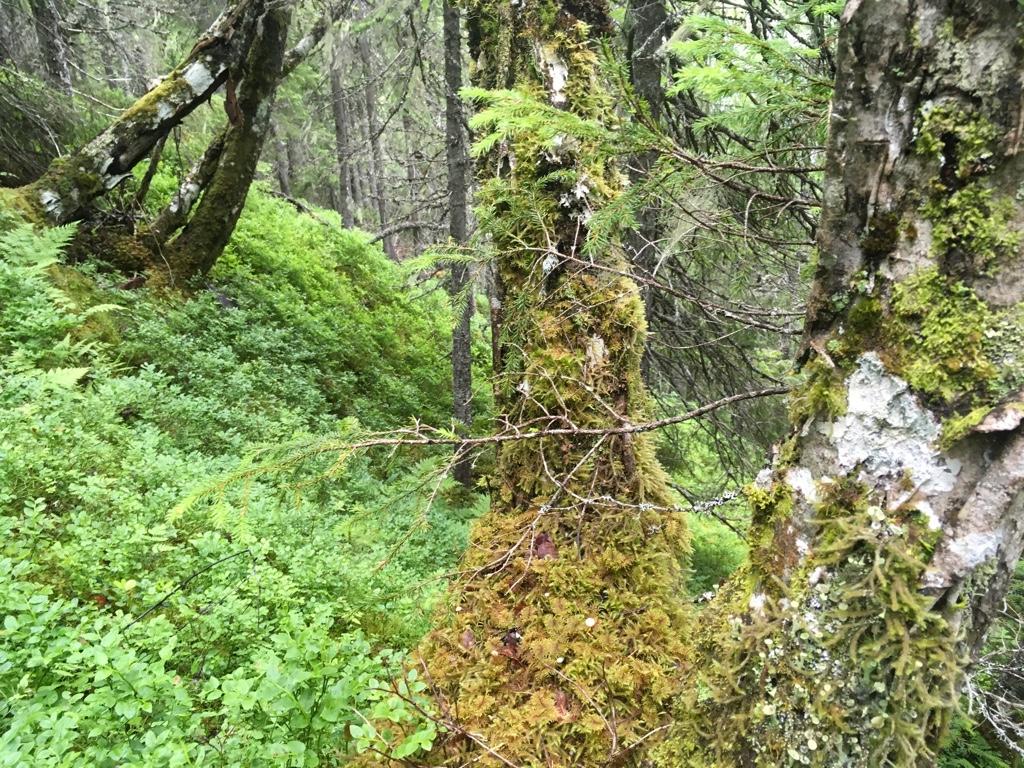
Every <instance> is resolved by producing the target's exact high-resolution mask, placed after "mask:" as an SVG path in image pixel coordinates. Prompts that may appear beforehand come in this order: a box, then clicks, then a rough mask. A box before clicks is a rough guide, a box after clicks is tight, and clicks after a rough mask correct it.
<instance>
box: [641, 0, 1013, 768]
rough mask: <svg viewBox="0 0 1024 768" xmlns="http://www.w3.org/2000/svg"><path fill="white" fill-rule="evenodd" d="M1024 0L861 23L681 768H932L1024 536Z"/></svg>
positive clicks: (839, 88) (851, 9)
mask: <svg viewBox="0 0 1024 768" xmlns="http://www.w3.org/2000/svg"><path fill="white" fill-rule="evenodd" d="M1022 21H1024V10H1022V8H1021V6H1020V5H1019V4H1018V3H1017V2H1016V1H1015V0H993V1H992V2H987V3H973V2H967V0H952V1H950V0H854V1H853V2H851V3H849V4H848V6H847V9H846V12H845V13H844V15H843V20H842V25H841V32H840V38H839V46H838V58H837V65H838V80H837V83H836V91H835V97H834V101H833V107H832V115H831V135H830V139H829V149H828V158H827V169H826V187H825V200H824V209H823V214H822V221H821V226H820V230H819V251H820V260H819V264H818V270H817V276H816V280H815V286H814V290H813V292H812V299H811V301H810V302H809V310H808V318H807V335H806V338H805V344H804V348H805V352H804V373H805V375H806V377H807V380H806V383H805V384H804V385H802V386H801V387H800V389H799V390H798V391H797V393H796V394H795V396H794V399H793V403H792V412H791V418H792V429H793V431H792V433H791V435H790V437H789V439H788V440H787V441H786V442H785V443H783V444H782V446H781V447H780V451H779V459H778V461H777V462H776V465H775V467H774V469H773V471H771V472H770V473H769V472H766V473H765V474H764V476H763V477H761V478H759V481H758V483H756V484H755V485H754V486H753V487H751V489H750V491H749V495H750V498H751V503H752V507H753V511H754V520H753V529H752V531H751V536H750V540H751V544H752V546H751V559H750V564H749V566H748V567H747V569H746V570H745V571H744V572H743V573H742V574H740V575H739V576H737V577H736V578H735V579H734V580H733V581H732V582H731V583H730V584H729V585H728V586H727V587H725V588H724V589H722V590H721V591H720V592H719V595H718V597H717V598H716V599H715V600H714V601H713V604H712V606H711V607H710V608H709V609H708V612H707V614H706V615H705V617H704V621H703V625H704V629H703V630H702V632H701V634H700V636H699V643H698V646H697V648H696V653H697V656H696V664H695V665H694V666H693V668H692V669H693V673H692V674H691V675H690V676H689V678H688V680H687V689H688V690H689V691H690V694H689V695H688V696H687V697H685V698H684V700H683V701H682V703H681V704H680V705H679V707H678V719H679V723H678V725H677V727H676V729H675V732H674V734H673V736H672V738H670V739H669V740H668V741H667V742H666V743H665V744H664V745H663V747H662V749H661V751H660V754H659V764H660V765H664V766H669V765H671V766H678V765H697V766H710V765H714V766H733V765H742V766H748V765H749V766H780V765H785V766H788V765H801V764H803V765H815V766H852V767H853V768H858V767H861V766H862V767H863V768H869V767H873V766H899V767H900V768H909V767H911V766H930V765H933V764H934V761H935V759H936V755H935V752H936V748H937V746H938V744H939V743H940V741H941V739H942V737H943V734H944V733H945V731H946V728H947V724H948V722H949V719H950V716H951V714H952V713H953V712H954V710H955V708H956V706H957V704H958V700H959V696H960V691H961V683H962V681H963V679H964V672H965V669H966V668H967V666H968V664H969V661H970V658H971V656H972V655H973V654H975V653H976V652H977V650H978V648H979V646H980V644H981V642H982V641H983V639H984V637H985V633H986V631H987V630H988V628H989V627H990V625H991V623H992V621H993V619H994V618H995V616H996V614H997V612H998V610H997V609H998V608H999V607H1000V606H1001V604H1002V600H1003V597H1004V595H1005V591H1006V588H1007V585H1008V583H1009V579H1010V576H1011V574H1012V571H1013V568H1014V564H1015V563H1016V561H1017V560H1018V558H1019V556H1020V554H1021V548H1022V538H1024V494H1022V490H1024V434H1022V430H1021V427H1020V425H1021V421H1022V418H1021V417H1022V413H1024V404H1022V403H1021V395H1022V392H1021V385H1022V383H1024V370H1022V366H1021V363H1020V361H1021V359H1022V353H1024V342H1022V339H1024V333H1022V331H1024V326H1022V322H1024V315H1022V309H1024V305H1022V300H1024V279H1022V277H1021V275H1022V274H1024V273H1022V271H1021V266H1022V265H1021V261H1022V254H1021V248H1020V244H1021V230H1022V225H1024V206H1022V203H1021V200H1020V198H1019V196H1018V195H1017V189H1018V184H1019V179H1020V177H1021V172H1022V170H1024V169H1022V167H1021V164H1022V161H1021V155H1020V154H1019V149H1020V146H1021V142H1022V140H1024V135H1022V126H1024V113H1022V105H1024V101H1022V96H1024V93H1022V86H1021V83H1022V75H1024V58H1022V54H1024V50H1022V49H1021V41H1020V38H1019V34H1018V30H1019V28H1020V24H1021V22H1022Z"/></svg>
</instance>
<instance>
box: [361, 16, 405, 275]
mask: <svg viewBox="0 0 1024 768" xmlns="http://www.w3.org/2000/svg"><path fill="white" fill-rule="evenodd" d="M357 48H358V49H359V60H360V62H362V65H363V79H364V81H365V83H364V86H363V102H364V103H365V105H366V134H367V137H368V139H369V143H370V177H371V179H370V181H371V186H372V189H373V197H374V201H375V203H376V205H377V223H378V224H380V230H381V231H382V232H385V231H387V228H388V206H387V199H386V198H385V196H384V178H383V173H384V152H383V150H382V148H381V143H380V134H381V127H380V125H379V123H378V122H377V86H376V83H375V82H374V72H373V60H372V57H371V56H370V40H369V38H368V37H367V36H366V35H365V34H363V35H360V36H359V42H358V44H357ZM384 252H385V253H386V254H387V255H388V258H389V259H391V260H392V261H396V260H397V259H398V254H397V252H396V251H395V242H394V238H393V237H391V236H388V237H385V238H384Z"/></svg>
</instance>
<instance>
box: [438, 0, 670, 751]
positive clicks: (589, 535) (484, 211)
mask: <svg viewBox="0 0 1024 768" xmlns="http://www.w3.org/2000/svg"><path fill="white" fill-rule="evenodd" d="M473 19H474V28H473V31H472V32H471V36H470V39H471V52H472V54H473V57H474V58H475V59H476V70H475V73H474V80H475V82H476V83H477V84H480V85H485V86H488V87H515V88H516V89H518V90H519V91H521V92H526V93H529V94H532V95H534V96H536V97H538V98H540V99H542V100H544V101H545V102H547V104H548V105H550V106H551V107H554V108H557V109H559V110H566V111H569V112H572V113H575V114H576V115H578V116H580V117H583V118H585V119H588V120H601V119H604V118H605V117H606V116H607V115H609V114H611V110H612V106H613V105H612V104H611V102H610V100H609V98H608V96H607V94H606V92H605V91H604V89H603V87H602V83H601V79H600V76H599V66H598V56H597V50H598V46H599V44H600V39H601V37H602V36H603V35H605V34H608V33H609V32H610V31H611V24H610V21H609V16H608V8H607V6H606V5H605V3H604V2H601V1H598V2H590V3H587V4H585V5H579V4H576V3H570V2H565V3H551V2H543V1H541V0H525V1H524V2H518V3H508V2H496V3H493V4H490V3H489V4H485V5H480V6H478V7H476V8H474V9H473ZM563 139H564V140H562V141H558V140H555V141H554V142H552V143H547V144H545V143H544V142H542V141H541V140H539V138H538V136H537V135H535V134H534V133H533V132H531V130H530V129H529V128H524V129H523V130H522V131H517V132H516V133H515V134H514V135H512V136H510V137H509V138H508V140H506V141H504V142H502V143H501V144H500V146H499V147H498V148H497V149H496V150H495V151H494V152H492V153H490V154H489V155H488V156H487V157H485V158H483V160H482V162H481V182H482V184H481V192H480V197H479V201H480V203H481V207H480V210H481V226H482V227H484V228H485V229H486V230H487V231H488V233H489V234H490V236H491V238H492V240H493V243H494V246H495V247H496V250H497V271H498V273H499V275H500V279H501V282H502V285H503V301H504V306H505V320H504V322H503V324H502V328H501V336H500V340H499V345H500V347H501V360H500V364H499V368H500V371H499V373H498V380H497V384H496V388H497V405H498V408H499V413H500V416H499V421H498V424H499V428H506V427H509V426H510V425H514V427H516V428H519V429H523V430H526V429H541V428H544V427H558V428H564V427H569V428H572V427H579V428H584V429H586V428H589V429H593V428H599V429H600V428H615V427H621V426H622V425H624V424H628V423H631V422H637V421H641V420H642V419H643V418H644V417H645V407H646V404H647V400H646V395H645V392H644V388H643V385H642V383H641V377H640V357H641V354H642V350H643V341H644V334H645V325H644V317H643V306H642V303H641V301H640V297H639V293H638V290H637V287H636V285H635V284H634V283H632V282H631V281H630V280H628V279H625V278H623V277H620V276H619V274H616V273H614V272H611V271H608V270H606V269H602V267H611V268H613V269H614V270H616V271H619V270H623V269H624V268H625V264H624V259H623V256H622V253H621V250H620V249H619V248H618V247H614V246H610V247H607V248H604V249H603V250H601V251H600V252H599V253H594V255H593V263H590V264H581V263H580V262H577V261H573V260H572V259H573V258H574V257H578V256H579V255H580V254H581V253H582V252H583V250H584V248H585V247H586V246H587V242H588V238H589V233H588V229H587V221H588V217H589V212H590V211H591V210H592V208H593V207H595V206H597V205H600V204H601V203H602V202H604V201H605V200H607V199H608V198H610V197H612V196H614V195H615V194H616V190H617V188H618V186H619V185H620V183H621V174H620V172H619V171H618V169H616V168H615V167H613V166H612V165H610V164H608V163H606V162H605V161H603V160H600V159H597V158H598V157H600V156H601V153H599V152H598V151H597V147H596V146H595V145H593V144H591V143H590V141H589V140H586V139H570V138H569V137H563ZM493 482H494V488H493V502H492V508H491V510H490V512H489V514H487V515H486V516H485V517H484V518H483V519H482V520H481V521H480V522H479V524H478V525H477V526H476V529H475V532H474V534H473V538H472V543H471V545H470V548H469V552H468V554H467V555H466V556H465V558H464V560H463V562H462V566H461V569H460V570H461V573H462V574H463V576H462V578H460V579H459V580H457V582H456V583H455V585H454V586H453V587H452V589H451V592H450V596H449V600H448V602H447V606H446V610H445V612H444V613H443V615H441V616H440V617H439V621H438V625H437V628H436V629H435V630H434V631H433V632H432V633H431V634H430V635H429V636H428V637H427V638H426V639H425V641H424V642H423V644H422V646H421V647H420V650H419V653H420V658H421V660H422V662H423V666H424V669H425V672H424V673H423V674H424V679H428V680H429V681H430V684H431V685H433V686H434V689H435V693H436V699H437V704H438V707H439V711H440V715H441V718H442V719H443V720H444V721H445V722H448V723H450V724H451V725H452V727H453V731H452V732H451V733H450V734H449V735H448V737H447V738H445V739H444V740H443V741H442V742H441V743H439V744H438V745H437V746H436V747H435V749H434V751H433V753H432V754H431V756H430V761H431V762H433V763H435V764H444V765H450V766H457V765H458V766H461V765H481V766H499V765H517V766H523V767H524V768H526V767H527V766H571V765H575V766H604V765H618V764H630V763H632V762H634V761H635V760H636V758H637V757H638V755H639V753H640V750H641V748H643V747H645V746H646V745H647V744H648V743H650V741H651V740H652V739H653V737H654V736H656V735H657V734H659V733H660V731H661V729H662V727H663V726H664V725H665V724H666V722H667V721H666V716H667V713H668V710H667V707H668V704H669V702H670V701H671V699H672V695H673V693H674V691H675V690H676V686H677V684H678V682H679V681H680V679H681V676H682V669H681V666H682V664H683V660H684V657H685V652H684V623H685V622H684V621H683V616H682V613H681V611H680V610H679V606H680V605H681V601H680V599H679V597H680V593H681V591H682V589H683V582H682V578H681V567H680V558H681V557H682V555H683V552H684V550H685V547H686V536H685V530H684V526H683V523H682V521H681V519H680V517H679V515H678V514H677V513H676V512H675V511H674V510H673V509H671V502H670V500H669V498H668V494H667V492H666V489H665V485H664V478H663V473H662V471H661V470H660V468H659V467H658V465H657V463H656V461H655V459H654V458H653V451H652V447H651V445H650V443H648V442H647V441H646V439H645V438H644V437H642V436H628V435H615V436H607V437H603V438H594V437H592V436H591V437H582V436H578V437H573V436H565V437H560V438H551V439H538V440H528V441H523V442H520V443H514V444H508V445H506V446H505V447H503V448H502V450H501V451H500V455H499V458H498V469H497V473H496V477H495V478H494V480H493Z"/></svg>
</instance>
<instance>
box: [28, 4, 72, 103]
mask: <svg viewBox="0 0 1024 768" xmlns="http://www.w3.org/2000/svg"><path fill="white" fill-rule="evenodd" d="M29 5H30V6H31V8H32V21H33V22H34V23H35V28H36V38H37V39H38V41H39V53H40V55H41V57H42V60H43V72H44V73H45V75H46V79H47V80H49V81H50V83H51V84H52V85H54V86H55V87H57V88H59V89H60V90H62V91H63V92H64V93H66V94H67V95H68V96H70V95H71V46H70V45H69V44H68V39H67V35H66V34H65V32H64V27H63V25H62V22H61V14H60V9H59V8H58V7H57V2H56V0H31V2H30V3H29Z"/></svg>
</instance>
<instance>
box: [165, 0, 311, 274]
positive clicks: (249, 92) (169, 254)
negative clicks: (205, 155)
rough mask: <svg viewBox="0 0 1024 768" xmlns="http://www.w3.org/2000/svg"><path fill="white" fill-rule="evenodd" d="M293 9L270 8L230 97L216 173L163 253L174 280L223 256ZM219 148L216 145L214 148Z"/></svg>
mask: <svg viewBox="0 0 1024 768" xmlns="http://www.w3.org/2000/svg"><path fill="white" fill-rule="evenodd" d="M290 23H291V8H290V7H289V6H288V5H284V4H277V3H266V8H265V10H264V11H263V12H262V13H261V14H260V21H259V24H258V25H257V31H256V34H255V38H254V40H253V42H252V45H251V46H250V49H249V51H248V55H247V56H246V59H245V63H244V66H243V67H242V68H241V70H240V71H241V73H242V77H241V79H240V82H239V83H238V86H237V91H235V92H233V93H231V94H229V97H228V102H229V104H233V107H232V108H231V120H230V124H229V126H228V127H227V130H226V132H225V133H224V138H223V147H222V148H221V149H220V152H219V157H218V158H217V165H216V169H215V170H214V171H213V174H212V176H211V177H210V179H209V182H208V184H206V185H205V187H204V191H203V197H202V200H201V202H200V203H199V205H198V207H197V208H196V210H195V213H194V214H193V215H192V218H191V219H189V221H188V223H187V224H185V226H184V227H183V228H182V230H181V232H180V233H179V234H178V236H177V237H175V238H174V239H173V240H171V241H170V242H169V243H168V244H167V246H166V247H165V249H164V253H165V257H166V260H167V263H168V264H169V266H170V268H171V271H172V272H173V273H174V275H175V277H180V278H188V277H190V276H192V275H196V274H206V273H207V272H208V271H209V270H210V269H211V268H212V267H213V265H214V264H215V263H216V261H217V259H218V258H219V257H220V255H221V253H223V251H224V248H225V246H226V245H227V243H228V240H230V239H231V234H232V233H233V232H234V231H235V225H236V224H237V223H238V217H239V216H240V215H241V214H242V208H243V207H244V205H245V199H246V197H247V196H248V194H249V187H250V186H252V180H253V177H254V176H255V174H256V164H257V163H258V162H259V159H260V154H261V153H262V151H263V146H264V144H265V143H266V138H267V133H268V132H269V130H270V115H271V111H272V108H273V103H274V97H275V95H276V93H277V87H278V85H279V84H280V82H281V78H282V73H283V68H284V61H285V52H286V45H287V39H288V27H289V24H290ZM215 146H216V140H215V142H214V144H212V145H211V148H213V147H215Z"/></svg>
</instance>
